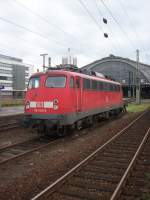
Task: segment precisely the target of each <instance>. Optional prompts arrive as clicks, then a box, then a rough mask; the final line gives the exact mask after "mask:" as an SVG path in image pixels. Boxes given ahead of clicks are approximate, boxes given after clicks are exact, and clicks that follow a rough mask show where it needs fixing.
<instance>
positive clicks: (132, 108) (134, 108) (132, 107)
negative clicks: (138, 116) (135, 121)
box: [127, 103, 150, 112]
mask: <svg viewBox="0 0 150 200" xmlns="http://www.w3.org/2000/svg"><path fill="white" fill-rule="evenodd" d="M148 108H150V103H141V104H136V103H130V104H129V105H128V106H127V111H128V112H142V111H144V110H146V109H148Z"/></svg>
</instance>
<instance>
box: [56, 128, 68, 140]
mask: <svg viewBox="0 0 150 200" xmlns="http://www.w3.org/2000/svg"><path fill="white" fill-rule="evenodd" d="M65 135H67V127H66V126H62V127H57V136H58V137H64V136H65Z"/></svg>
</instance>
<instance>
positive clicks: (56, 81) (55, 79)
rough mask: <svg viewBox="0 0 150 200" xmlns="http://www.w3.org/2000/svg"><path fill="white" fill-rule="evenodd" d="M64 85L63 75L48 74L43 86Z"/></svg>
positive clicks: (64, 78) (62, 86)
mask: <svg viewBox="0 0 150 200" xmlns="http://www.w3.org/2000/svg"><path fill="white" fill-rule="evenodd" d="M65 85H66V77H65V76H49V77H48V78H47V79H46V83H45V86H46V87H48V88H64V87H65Z"/></svg>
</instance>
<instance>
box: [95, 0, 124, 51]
mask: <svg viewBox="0 0 150 200" xmlns="http://www.w3.org/2000/svg"><path fill="white" fill-rule="evenodd" d="M94 2H95V5H96V7H97V10H98V12H99V15H100V17H102V19H103V13H102V12H101V10H100V8H99V5H98V4H97V1H96V0H95V1H94ZM107 26H108V29H109V30H110V32H111V34H112V36H113V32H112V30H111V28H110V26H109V23H108V24H107ZM111 39H112V45H113V44H114V46H115V49H117V46H116V43H115V42H113V38H112V37H111ZM116 41H117V43H118V45H119V46H120V44H119V42H118V40H116Z"/></svg>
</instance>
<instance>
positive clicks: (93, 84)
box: [92, 81, 97, 90]
mask: <svg viewBox="0 0 150 200" xmlns="http://www.w3.org/2000/svg"><path fill="white" fill-rule="evenodd" d="M92 89H93V90H97V81H92Z"/></svg>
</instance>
